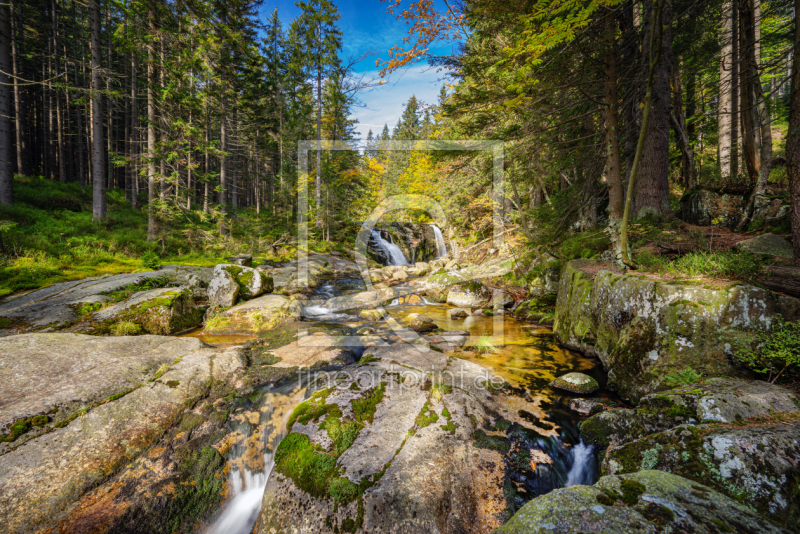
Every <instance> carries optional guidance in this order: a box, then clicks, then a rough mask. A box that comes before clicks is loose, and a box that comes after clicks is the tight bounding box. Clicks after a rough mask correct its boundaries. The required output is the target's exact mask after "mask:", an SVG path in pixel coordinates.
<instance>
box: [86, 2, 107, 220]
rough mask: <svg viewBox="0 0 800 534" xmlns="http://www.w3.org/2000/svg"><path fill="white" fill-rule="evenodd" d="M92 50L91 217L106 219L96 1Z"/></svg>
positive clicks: (92, 14) (92, 10) (93, 4)
mask: <svg viewBox="0 0 800 534" xmlns="http://www.w3.org/2000/svg"><path fill="white" fill-rule="evenodd" d="M89 10H90V18H91V34H92V37H91V48H92V217H93V218H94V220H95V221H103V220H105V218H106V182H105V175H104V173H103V109H102V104H101V98H100V92H101V91H102V89H103V87H102V80H101V78H100V54H101V52H100V6H99V4H98V0H90V2H89Z"/></svg>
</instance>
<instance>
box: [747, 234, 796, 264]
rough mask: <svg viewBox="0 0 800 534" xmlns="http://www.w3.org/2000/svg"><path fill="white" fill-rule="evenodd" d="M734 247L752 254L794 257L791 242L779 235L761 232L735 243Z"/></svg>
mask: <svg viewBox="0 0 800 534" xmlns="http://www.w3.org/2000/svg"><path fill="white" fill-rule="evenodd" d="M736 248H737V249H739V250H746V251H748V252H752V253H753V254H764V255H767V256H777V257H779V258H787V259H792V258H794V249H792V244H791V243H789V242H788V241H786V240H785V239H784V238H782V237H781V236H779V235H775V234H762V235H759V236H756V237H751V238H750V239H745V240H744V241H739V242H738V243H736Z"/></svg>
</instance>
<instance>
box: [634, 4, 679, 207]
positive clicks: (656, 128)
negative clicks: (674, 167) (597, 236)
mask: <svg viewBox="0 0 800 534" xmlns="http://www.w3.org/2000/svg"><path fill="white" fill-rule="evenodd" d="M644 7H645V19H644V21H645V28H644V43H648V42H650V35H651V33H652V32H653V21H654V20H655V17H653V15H652V11H653V6H652V5H651V4H650V3H649V2H645V3H644ZM661 20H662V21H663V24H662V35H661V47H660V50H659V51H658V52H657V53H656V55H657V56H658V58H659V60H658V63H656V64H655V68H654V69H653V72H652V76H653V84H652V85H653V88H652V101H651V109H650V120H649V121H648V124H647V132H646V135H645V138H644V146H643V148H642V156H641V162H640V167H639V169H638V173H639V175H638V177H637V179H636V182H635V187H634V191H633V208H632V210H633V211H632V212H633V217H634V220H637V219H639V218H641V217H643V216H645V215H648V214H653V215H655V216H657V217H669V216H671V215H672V208H671V206H670V201H669V129H670V119H669V113H670V95H671V89H670V80H671V78H672V75H671V74H672V31H671V30H670V21H671V20H672V0H666V1H665V3H664V7H663V8H662V12H661ZM643 48H644V47H643ZM644 50H645V51H644V53H643V54H642V64H641V65H642V72H643V73H648V72H649V70H650V69H649V65H650V63H651V58H650V54H648V53H646V48H644Z"/></svg>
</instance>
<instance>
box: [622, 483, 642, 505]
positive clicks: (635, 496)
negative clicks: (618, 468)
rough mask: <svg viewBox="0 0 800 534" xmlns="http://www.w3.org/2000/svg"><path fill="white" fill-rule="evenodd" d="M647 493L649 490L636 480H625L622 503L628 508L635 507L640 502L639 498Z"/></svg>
mask: <svg viewBox="0 0 800 534" xmlns="http://www.w3.org/2000/svg"><path fill="white" fill-rule="evenodd" d="M645 491H647V488H646V487H645V485H644V484H642V483H641V482H637V481H636V480H623V481H622V502H624V503H625V504H627V505H628V506H633V505H634V504H636V503H637V502H639V497H640V496H641V495H642V494H643V493H644V492H645Z"/></svg>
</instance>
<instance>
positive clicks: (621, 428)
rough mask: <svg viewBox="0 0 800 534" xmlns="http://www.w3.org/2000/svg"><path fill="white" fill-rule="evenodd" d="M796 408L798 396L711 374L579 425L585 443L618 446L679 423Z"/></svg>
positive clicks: (758, 383)
mask: <svg viewBox="0 0 800 534" xmlns="http://www.w3.org/2000/svg"><path fill="white" fill-rule="evenodd" d="M798 411H800V398H799V397H798V396H797V395H795V394H794V393H792V392H791V391H789V390H787V389H784V388H782V387H780V386H776V385H774V384H770V383H769V382H764V381H761V380H741V379H735V378H710V379H708V380H704V381H702V382H699V383H697V384H691V385H688V386H681V387H677V388H674V389H671V390H668V391H664V392H663V393H659V394H651V395H647V396H645V397H644V398H642V400H641V402H640V403H639V407H638V408H637V409H636V410H625V409H621V408H619V409H614V410H608V411H605V412H602V413H599V414H597V415H595V416H593V417H590V418H589V419H587V420H586V421H584V422H583V425H581V437H582V438H583V440H584V442H586V443H591V444H592V445H596V446H597V447H600V448H605V447H607V446H609V445H621V444H623V443H627V442H630V441H633V440H635V439H639V438H641V437H643V436H645V435H647V434H652V433H654V432H663V431H664V430H669V429H671V428H675V427H677V426H678V425H682V424H687V423H690V424H699V423H733V422H740V421H747V420H748V419H752V418H759V417H766V416H769V415H770V414H771V413H793V412H795V413H796V412H798Z"/></svg>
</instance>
